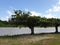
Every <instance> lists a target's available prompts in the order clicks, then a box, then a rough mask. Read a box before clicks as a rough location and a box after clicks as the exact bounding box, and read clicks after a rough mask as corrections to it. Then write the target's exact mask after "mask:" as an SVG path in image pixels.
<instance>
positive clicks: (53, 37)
mask: <svg viewBox="0 0 60 45" xmlns="http://www.w3.org/2000/svg"><path fill="white" fill-rule="evenodd" d="M0 45H60V34H41V35H23V36H5V37H0Z"/></svg>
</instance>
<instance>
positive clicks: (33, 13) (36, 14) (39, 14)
mask: <svg viewBox="0 0 60 45" xmlns="http://www.w3.org/2000/svg"><path fill="white" fill-rule="evenodd" d="M25 11H27V12H28V11H30V10H29V9H25ZM30 13H31V16H41V15H42V14H41V13H39V12H36V11H30Z"/></svg>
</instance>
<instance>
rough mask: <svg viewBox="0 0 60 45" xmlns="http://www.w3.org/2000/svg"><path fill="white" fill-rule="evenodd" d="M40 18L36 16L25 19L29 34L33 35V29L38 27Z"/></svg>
mask: <svg viewBox="0 0 60 45" xmlns="http://www.w3.org/2000/svg"><path fill="white" fill-rule="evenodd" d="M39 23H40V17H38V16H30V17H28V19H27V23H26V25H27V26H28V27H29V28H30V29H31V34H34V27H35V26H40V25H39Z"/></svg>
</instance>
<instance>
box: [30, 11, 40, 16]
mask: <svg viewBox="0 0 60 45" xmlns="http://www.w3.org/2000/svg"><path fill="white" fill-rule="evenodd" d="M30 12H31V13H32V15H31V16H41V13H39V12H36V11H30Z"/></svg>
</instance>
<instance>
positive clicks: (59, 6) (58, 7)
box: [46, 0, 60, 13]
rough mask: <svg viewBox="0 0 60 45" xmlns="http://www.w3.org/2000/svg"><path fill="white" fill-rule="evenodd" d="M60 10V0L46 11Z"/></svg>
mask: <svg viewBox="0 0 60 45" xmlns="http://www.w3.org/2000/svg"><path fill="white" fill-rule="evenodd" d="M58 11H60V0H59V1H58V2H57V3H56V4H55V5H54V6H53V7H52V8H50V9H48V10H47V11H46V12H47V13H49V12H58Z"/></svg>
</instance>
